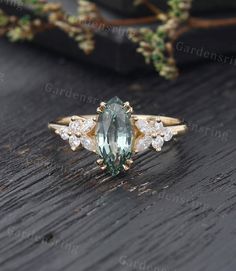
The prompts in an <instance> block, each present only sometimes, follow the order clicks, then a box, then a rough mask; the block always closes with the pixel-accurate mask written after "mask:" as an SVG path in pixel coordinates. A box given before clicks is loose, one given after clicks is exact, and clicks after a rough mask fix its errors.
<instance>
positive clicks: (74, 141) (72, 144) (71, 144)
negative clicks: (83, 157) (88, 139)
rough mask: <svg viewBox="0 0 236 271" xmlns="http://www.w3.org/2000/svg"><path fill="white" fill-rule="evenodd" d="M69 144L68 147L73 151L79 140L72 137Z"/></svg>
mask: <svg viewBox="0 0 236 271" xmlns="http://www.w3.org/2000/svg"><path fill="white" fill-rule="evenodd" d="M69 143H70V146H71V148H72V150H73V149H74V150H75V149H76V148H78V147H79V145H80V139H79V138H78V137H77V136H75V135H72V136H70V138H69Z"/></svg>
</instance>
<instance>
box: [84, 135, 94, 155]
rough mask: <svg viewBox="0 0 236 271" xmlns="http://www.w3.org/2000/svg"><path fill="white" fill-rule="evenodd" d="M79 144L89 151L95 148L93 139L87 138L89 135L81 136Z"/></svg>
mask: <svg viewBox="0 0 236 271" xmlns="http://www.w3.org/2000/svg"><path fill="white" fill-rule="evenodd" d="M81 144H82V145H83V147H84V148H85V149H87V150H89V151H94V150H95V144H94V141H93V140H92V139H91V138H89V137H87V136H86V137H82V138H81Z"/></svg>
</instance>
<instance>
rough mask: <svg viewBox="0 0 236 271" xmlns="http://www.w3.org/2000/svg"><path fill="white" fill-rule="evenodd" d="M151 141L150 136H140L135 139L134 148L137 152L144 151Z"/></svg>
mask: <svg viewBox="0 0 236 271" xmlns="http://www.w3.org/2000/svg"><path fill="white" fill-rule="evenodd" d="M151 143H152V137H151V136H145V137H142V138H140V139H138V140H137V143H136V146H135V147H136V148H135V149H136V151H138V152H141V151H145V150H146V149H148V148H149V147H150V145H151Z"/></svg>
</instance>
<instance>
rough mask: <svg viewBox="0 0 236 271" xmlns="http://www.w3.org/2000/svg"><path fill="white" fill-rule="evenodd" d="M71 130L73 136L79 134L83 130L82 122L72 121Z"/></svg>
mask: <svg viewBox="0 0 236 271" xmlns="http://www.w3.org/2000/svg"><path fill="white" fill-rule="evenodd" d="M69 128H70V131H71V133H73V134H76V133H79V132H80V129H81V122H80V121H79V120H76V121H71V122H70V124H69Z"/></svg>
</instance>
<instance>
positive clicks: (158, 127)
mask: <svg viewBox="0 0 236 271" xmlns="http://www.w3.org/2000/svg"><path fill="white" fill-rule="evenodd" d="M135 125H136V127H137V128H138V129H139V131H140V132H141V133H142V136H140V137H139V138H138V139H137V140H136V144H135V150H136V152H141V151H145V150H147V149H148V148H149V147H150V146H152V147H153V148H154V149H155V150H156V151H160V150H161V148H162V147H163V145H164V142H165V141H170V140H171V139H172V137H173V133H172V131H171V129H170V128H167V127H164V125H163V123H162V122H160V121H147V120H138V121H136V123H135Z"/></svg>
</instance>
